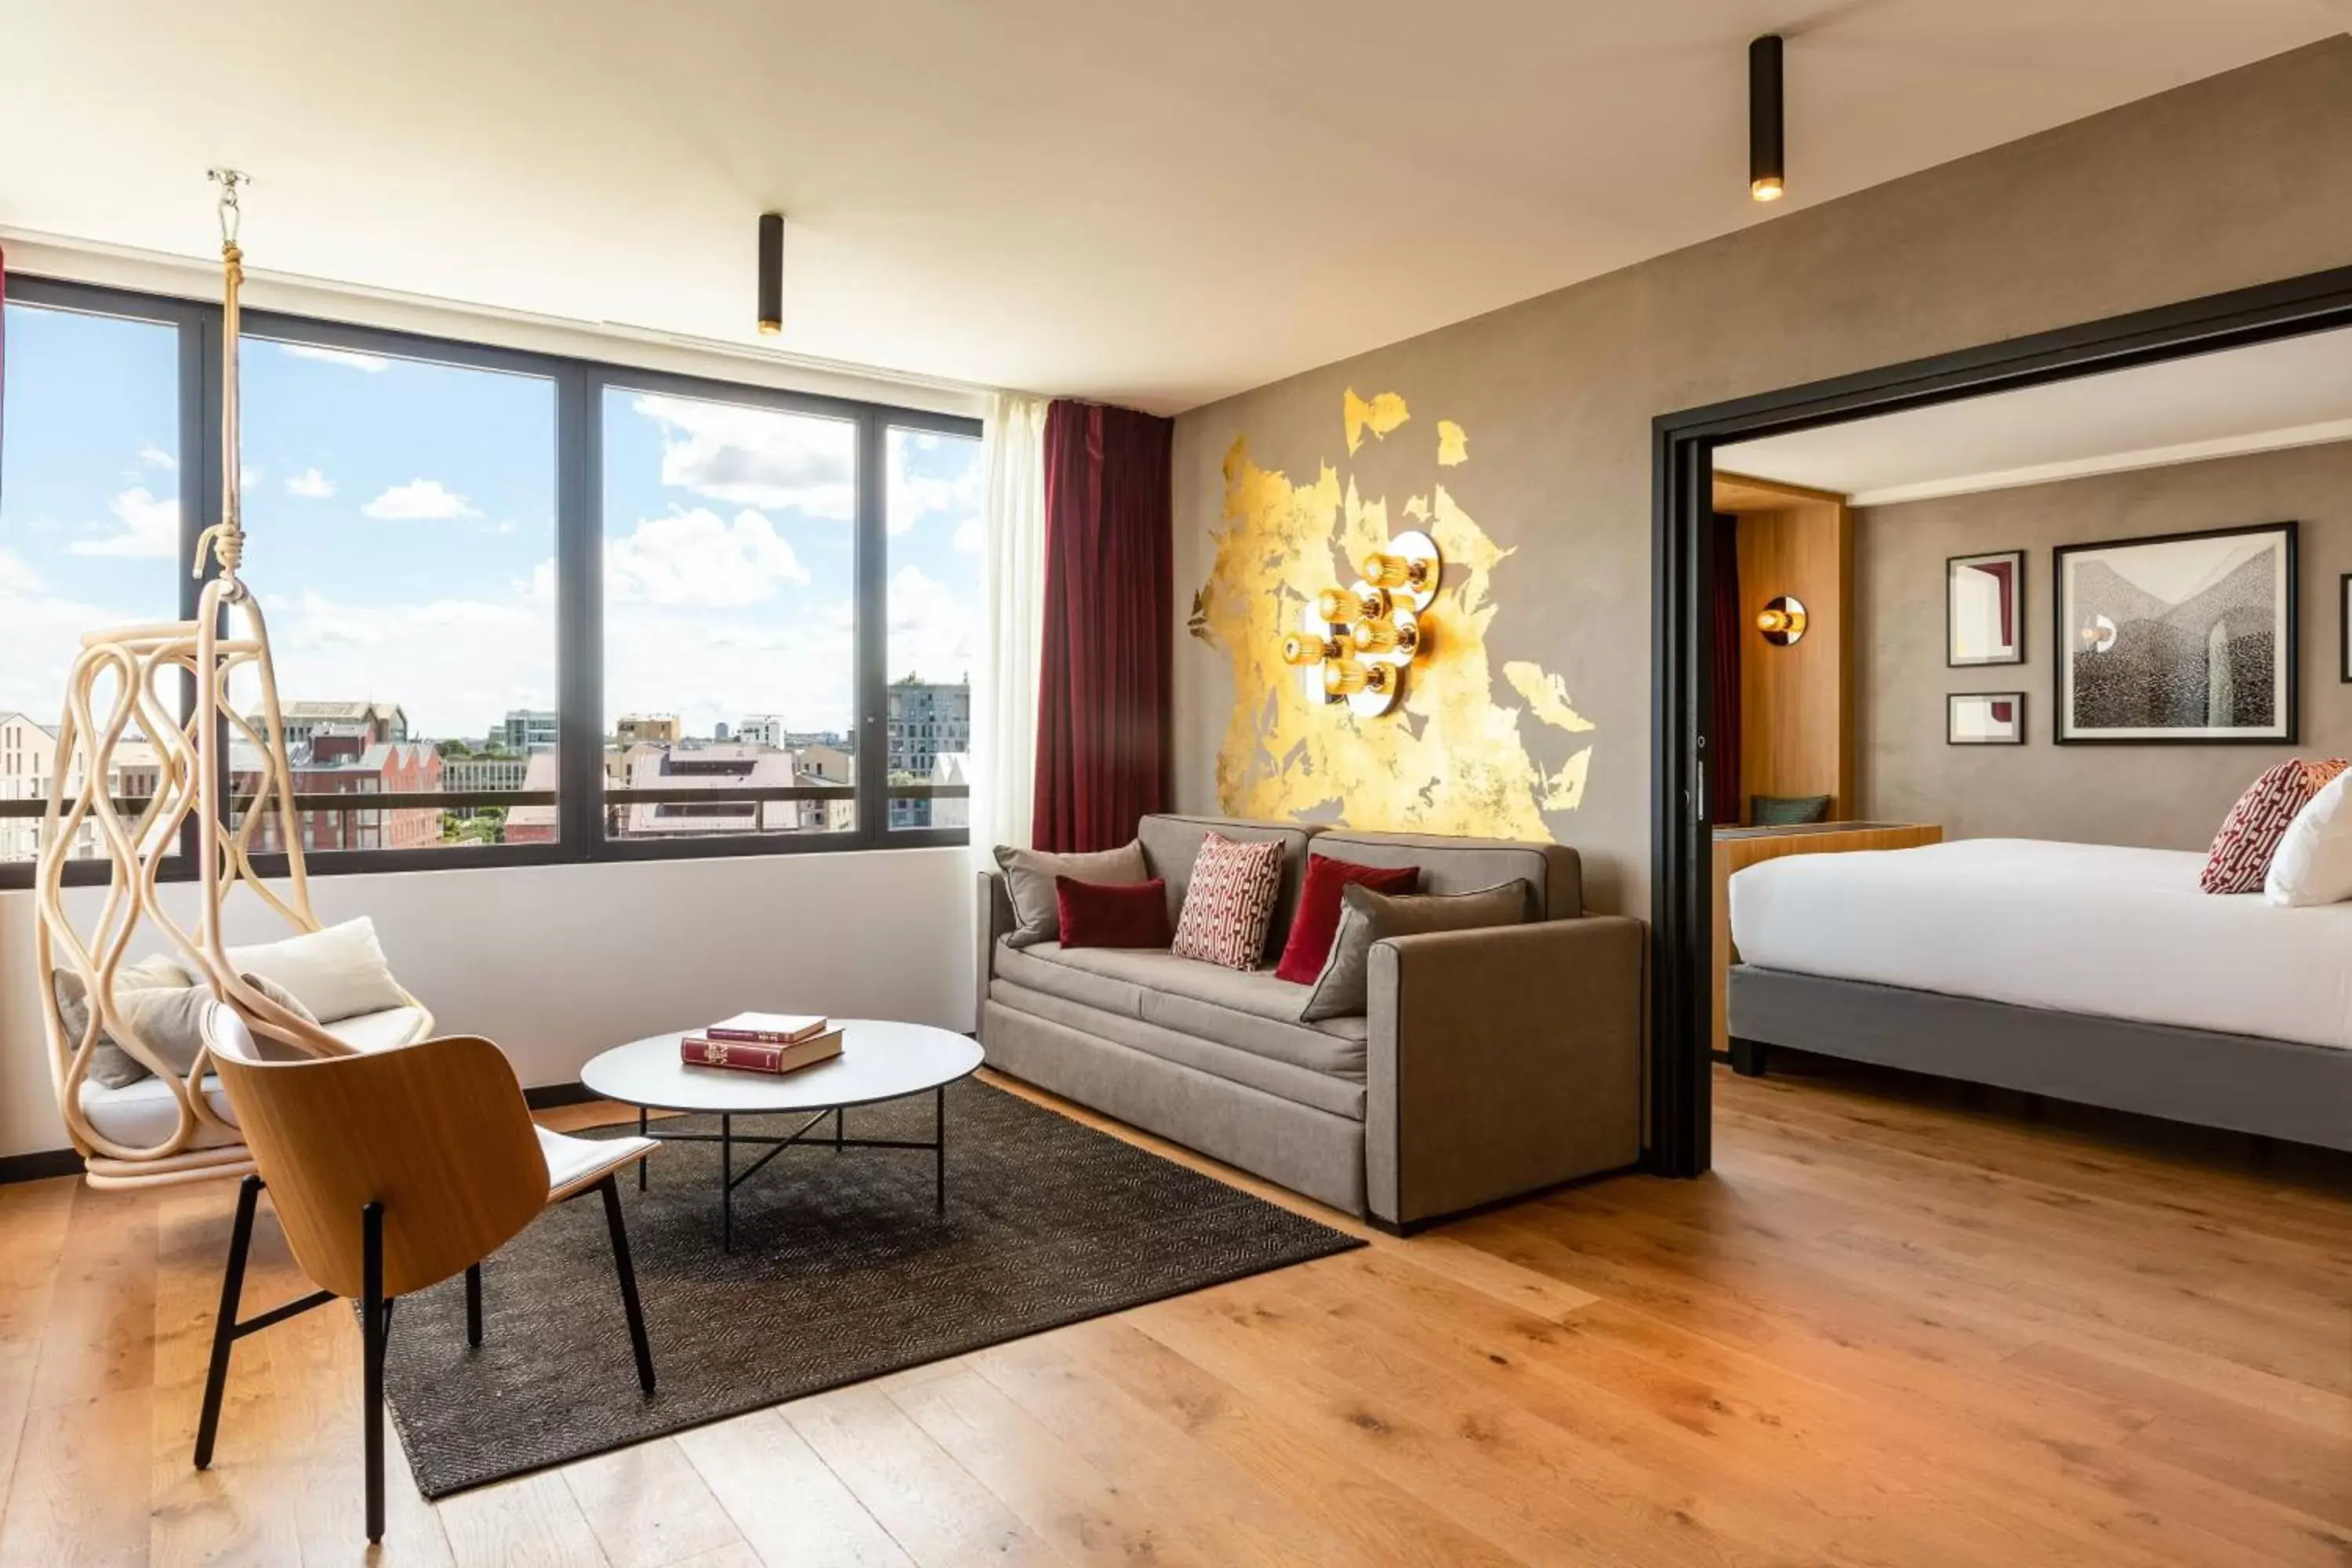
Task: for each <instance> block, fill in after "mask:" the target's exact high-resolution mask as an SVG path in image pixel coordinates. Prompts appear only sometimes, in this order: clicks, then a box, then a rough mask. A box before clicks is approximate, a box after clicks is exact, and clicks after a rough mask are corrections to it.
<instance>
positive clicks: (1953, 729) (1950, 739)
mask: <svg viewBox="0 0 2352 1568" xmlns="http://www.w3.org/2000/svg"><path fill="white" fill-rule="evenodd" d="M1998 701H2008V702H2014V703H2016V704H2017V721H2016V723H2017V733H2015V734H2014V735H2011V736H2010V737H2009V738H2008V739H2006V740H1992V739H1983V740H1962V739H1961V738H1960V736H1959V733H1958V720H1959V714H1960V704H1961V703H1963V702H1998ZM1944 744H1946V745H1948V746H2021V745H2023V744H2025V693H2024V692H2022V691H1953V692H1948V693H1947V694H1946V695H1945V698H1944Z"/></svg>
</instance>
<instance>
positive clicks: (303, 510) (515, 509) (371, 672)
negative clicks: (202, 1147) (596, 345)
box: [238, 337, 558, 852]
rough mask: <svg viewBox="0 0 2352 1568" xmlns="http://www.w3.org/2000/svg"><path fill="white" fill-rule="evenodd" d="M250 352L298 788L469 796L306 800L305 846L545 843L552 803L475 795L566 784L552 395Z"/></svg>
mask: <svg viewBox="0 0 2352 1568" xmlns="http://www.w3.org/2000/svg"><path fill="white" fill-rule="evenodd" d="M241 359H242V377H241V379H242V382H243V384H244V394H245V439H244V447H245V473H244V476H243V477H244V510H245V520H246V530H247V534H248V535H249V537H250V538H251V540H252V542H253V543H252V562H251V565H250V567H249V569H248V570H247V573H246V580H247V582H248V583H249V584H251V585H252V587H253V589H254V592H255V593H256V595H257V596H258V597H259V599H260V603H261V607H262V609H263V611H264V612H265V613H266V614H267V616H268V623H269V633H270V642H271V646H272V647H273V649H274V652H275V658H276V663H277V673H278V701H279V703H280V705H281V707H282V710H283V712H284V715H285V719H286V729H287V739H288V742H289V761H290V762H291V763H292V766H293V773H294V789H295V792H296V793H297V794H298V795H363V794H364V795H379V794H380V795H405V796H409V797H412V799H414V797H415V796H419V795H425V796H432V795H454V796H456V797H457V799H458V800H459V801H462V802H464V803H465V804H449V805H444V804H442V803H439V802H436V801H434V800H430V799H426V800H421V801H415V803H414V804H410V805H398V806H392V807H388V808H384V809H370V810H353V809H346V808H341V807H334V806H326V805H322V806H320V807H318V808H316V809H306V810H303V811H302V812H300V813H299V814H298V816H297V824H298V831H299V832H300V834H301V835H302V840H303V847H304V848H305V849H306V850H309V851H311V852H319V851H332V850H340V849H426V848H436V847H457V846H460V845H475V844H498V843H502V842H505V841H506V840H507V837H508V835H509V832H511V833H512V834H513V836H514V839H515V841H516V842H519V843H520V842H530V841H532V840H534V839H536V840H538V841H541V842H547V841H551V840H552V839H553V838H554V837H555V833H554V827H555V808H554V806H553V805H533V806H523V807H515V806H508V805H493V804H484V803H481V802H480V801H478V799H475V798H473V797H478V796H479V795H483V794H485V793H488V792H505V793H513V792H517V791H522V790H530V791H532V792H535V793H542V794H543V793H544V792H548V791H551V790H554V789H555V788H556V787H557V777H558V764H557V752H556V742H557V736H556V734H555V732H554V731H555V726H554V724H553V722H552V720H553V715H554V712H555V707H556V645H555V483H556V466H555V435H556V427H555V384H554V382H553V381H552V380H551V379H550V378H548V377H545V376H534V375H525V374H511V373H509V372H506V371H502V370H487V369H480V368H476V367H473V366H468V365H456V364H446V363H428V362H425V361H421V360H416V359H411V358H405V357H402V356H398V355H394V354H389V353H360V352H355V351H353V350H350V349H346V348H340V347H333V346H327V345H321V344H319V343H315V342H301V341H271V340H268V339H265V338H259V337H248V338H247V340H246V342H245V344H244V349H243V353H242V356H241ZM534 713H537V714H543V715H546V716H547V719H548V722H547V723H546V724H544V725H543V726H541V729H540V731H538V732H536V733H534V732H531V731H530V729H529V718H530V715H532V714H534ZM517 715H520V716H522V718H523V720H524V721H525V732H524V733H522V734H520V735H516V734H514V733H513V732H512V731H513V730H514V724H513V720H514V718H515V717H516V716H517ZM240 782H241V781H240ZM238 793H240V794H241V793H243V791H242V789H240V790H239V792H238ZM277 826H278V825H277V823H275V822H274V821H268V822H265V823H263V824H258V825H257V827H258V828H260V829H261V830H262V831H263V833H264V834H265V835H266V837H263V838H262V839H261V844H262V847H265V848H274V847H279V846H278V845H277V844H276V843H275V841H274V830H275V829H276V827H277Z"/></svg>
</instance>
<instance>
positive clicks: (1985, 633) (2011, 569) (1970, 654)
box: [1944, 550, 2025, 669]
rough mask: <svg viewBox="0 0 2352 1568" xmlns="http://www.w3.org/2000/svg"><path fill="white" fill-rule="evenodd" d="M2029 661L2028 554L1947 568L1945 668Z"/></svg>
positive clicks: (1997, 555) (1958, 560) (1961, 558)
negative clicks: (2026, 592)
mask: <svg viewBox="0 0 2352 1568" xmlns="http://www.w3.org/2000/svg"><path fill="white" fill-rule="evenodd" d="M2024 662H2025V552H2024V551H2022V550H2001V551H1996V552H1993V553H1992V554H1990V555H1955V556H1953V557H1952V558H1951V559H1950V560H1949V561H1947V562H1945V563H1944V664H1945V666H1946V668H1951V669H1958V668H1964V667H1966V666H1970V665H1979V664H2023V663H2024Z"/></svg>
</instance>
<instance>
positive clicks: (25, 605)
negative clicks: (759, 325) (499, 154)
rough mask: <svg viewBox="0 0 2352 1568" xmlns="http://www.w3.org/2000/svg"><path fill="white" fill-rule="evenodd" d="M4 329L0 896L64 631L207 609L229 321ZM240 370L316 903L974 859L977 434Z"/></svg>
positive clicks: (276, 362) (730, 392)
mask: <svg viewBox="0 0 2352 1568" xmlns="http://www.w3.org/2000/svg"><path fill="white" fill-rule="evenodd" d="M9 296H10V297H9V303H8V306H7V319H6V323H5V325H6V332H7V336H6V339H5V345H6V353H5V360H0V374H5V382H0V395H5V421H4V422H0V626H5V629H6V636H5V647H0V885H5V883H8V882H16V883H22V882H23V881H24V880H25V879H26V877H27V876H29V873H30V866H29V861H30V860H31V858H33V857H34V855H35V854H36V852H37V842H36V839H37V833H38V831H39V826H38V820H37V810H38V803H39V802H40V801H41V800H42V799H43V798H44V797H45V796H46V795H47V793H48V790H49V784H50V779H51V776H52V773H51V768H52V762H51V756H50V753H52V752H54V750H55V747H54V744H53V742H54V739H55V736H54V726H55V725H56V723H57V720H58V709H59V705H60V703H61V701H62V698H63V693H64V689H65V680H66V674H67V670H68V667H69V666H70V663H71V660H72V658H73V657H74V654H75V651H76V648H77V647H78V645H79V639H80V637H81V635H82V634H83V633H84V632H85V631H88V630H89V629H91V628H93V627H98V626H108V625H116V624H127V623H139V622H156V621H165V620H173V619H181V618H184V617H186V616H189V615H191V614H193V612H194V603H195V584H194V583H193V581H192V580H191V579H190V578H189V575H188V573H187V569H186V561H187V558H188V555H189V552H190V549H191V546H192V545H193V542H194V537H195V534H196V532H197V531H198V530H199V529H200V528H201V527H202V526H203V525H204V524H205V523H206V522H209V521H213V520H214V519H215V516H216V514H217V511H218V508H219V494H218V492H219V478H220V476H219V474H218V472H217V468H218V462H217V458H215V456H214V455H213V454H215V453H216V452H217V450H218V443H219V436H220V427H219V409H218V406H217V400H216V397H215V395H214V392H213V389H214V388H215V387H217V385H218V382H219V375H220V368H221V367H220V363H219V355H220V345H219V334H218V325H219V321H220V312H219V310H218V309H217V307H215V306H211V305H205V304H191V303H184V302H180V301H171V300H153V299H148V298H145V297H142V296H134V295H127V294H121V293H118V292H113V291H110V290H102V289H88V288H83V287H79V286H76V285H68V284H57V283H47V282H44V281H41V280H38V279H22V278H17V277H12V278H11V279H9ZM240 361H241V366H242V376H241V384H242V391H243V406H244V440H243V447H244V450H243V459H244V465H245V467H244V471H243V473H242V475H241V479H242V493H243V497H244V513H245V521H246V530H247V546H248V555H247V570H246V574H245V575H246V578H247V582H248V583H250V584H252V586H253V588H254V591H255V593H256V595H257V598H258V600H259V602H260V604H261V605H262V607H263V609H264V611H265V612H266V613H267V615H268V622H269V628H270V633H271V640H272V643H273V647H274V650H275V654H276V661H277V674H278V695H279V698H280V701H281V703H282V704H283V708H284V711H285V715H286V721H287V733H288V738H289V753H290V760H291V761H292V763H293V764H294V773H295V778H294V784H295V789H296V792H297V794H298V796H299V803H298V804H299V812H298V816H297V828H296V831H297V832H299V835H300V837H301V840H302V843H303V845H304V847H305V849H306V851H307V852H308V853H309V854H310V856H311V857H312V861H311V864H312V868H313V869H315V870H318V871H321V872H331V871H335V870H339V869H354V870H356V869H373V868H392V867H401V866H412V865H414V866H428V865H456V864H472V863H478V862H484V861H497V860H509V859H524V860H557V859H593V858H606V857H618V858H646V857H649V856H664V855H698V854H730V853H741V852H745V851H752V852H774V851H779V850H791V849H803V848H839V847H877V846H881V845H885V844H887V845H893V846H904V845H911V844H928V843H944V842H957V841H960V840H961V837H962V834H963V823H964V821H965V820H966V819H965V817H964V815H963V810H962V796H963V795H964V794H965V771H966V768H967V766H968V758H969V750H970V738H969V737H970V730H971V720H970V701H969V695H968V694H969V690H970V670H971V662H972V659H973V656H974V652H975V647H974V638H975V636H976V627H977V626H978V621H979V574H978V565H979V555H978V552H977V543H978V534H979V523H978V516H979V510H978V500H979V495H978V490H979V453H980V443H979V436H980V427H979V425H978V423H977V422H976V421H973V420H970V419H963V418H958V417H953V416H940V415H935V414H930V413H924V412H916V411H912V410H907V409H901V408H893V407H887V406H882V405H870V404H862V403H856V402H851V401H847V400H843V399H838V398H825V397H809V396H799V395H788V394H783V393H778V392H774V391H770V390H767V389H762V388H756V387H749V386H743V385H739V384H729V383H721V382H712V381H703V380H694V379H687V378H679V377H673V376H667V375H657V374H651V373H639V372H634V371H624V370H621V369H618V368H615V367H611V366H606V365H602V364H595V363H585V362H581V361H576V360H569V359H561V358H555V357H552V356H547V355H540V354H531V353H520V352H516V351H509V350H503V349H493V348H488V347H483V346H479V345H474V344H467V343H457V342H443V341H438V340H430V339H423V338H417V337H413V336H409V335H406V334H402V333H394V332H383V331H371V330H362V329H356V328H350V327H343V326H334V325H329V324H325V323H320V322H314V321H302V320H296V319H292V318H286V317H279V316H274V315H268V314H266V313H258V312H254V313H248V315H247V336H246V338H245V339H244V341H243V342H242V344H241V346H240ZM235 695H236V698H237V700H240V701H242V700H247V698H248V697H249V693H238V694H235ZM230 765H231V769H232V774H233V776H232V778H231V780H230V781H229V783H230V784H231V788H232V794H235V793H239V792H237V791H236V785H237V784H242V783H244V782H247V781H246V779H245V778H244V777H242V776H236V774H235V770H236V755H235V753H234V748H233V750H232V757H231V763H230ZM139 784H140V781H139V780H135V779H129V778H126V779H125V780H122V781H119V785H120V787H118V790H117V793H118V794H121V793H126V792H127V791H130V790H135V788H136V787H138V786H139ZM147 787H150V788H152V782H150V783H149V784H148V785H147ZM360 796H365V797H367V799H366V801H365V803H364V804H362V803H361V802H360V800H359V799H358V798H357V797H360ZM12 805H14V806H15V807H16V809H13V810H12V809H11V807H12ZM258 847H260V848H262V849H263V850H264V851H265V852H266V851H267V850H268V849H271V848H275V847H278V846H277V845H276V843H275V840H274V839H267V840H265V841H263V842H262V843H260V844H259V846H258ZM93 848H94V846H93ZM98 869H99V868H97V867H95V866H93V867H92V868H91V871H92V872H93V873H95V872H96V871H97V870H98Z"/></svg>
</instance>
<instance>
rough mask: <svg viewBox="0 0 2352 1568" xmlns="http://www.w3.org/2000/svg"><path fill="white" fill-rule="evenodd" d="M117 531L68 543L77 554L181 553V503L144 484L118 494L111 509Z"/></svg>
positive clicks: (111, 503)
mask: <svg viewBox="0 0 2352 1568" xmlns="http://www.w3.org/2000/svg"><path fill="white" fill-rule="evenodd" d="M107 510H110V511H111V512H113V513H114V521H115V524H116V527H115V530H114V531H113V532H111V533H105V534H100V535H99V536H98V537H97V538H94V539H77V540H75V541H74V542H72V543H70V544H68V545H67V546H66V549H67V550H68V551H69V552H72V553H73V554H76V555H115V556H127V557H137V558H146V557H151V556H158V555H177V554H178V553H179V552H180V503H179V500H178V499H177V498H176V497H169V496H164V497H158V496H155V495H152V494H150V493H149V492H148V490H147V489H146V487H145V486H143V485H140V486H134V487H133V488H131V489H127V490H124V491H123V492H122V493H121V494H120V495H118V496H116V497H115V498H114V500H112V501H111V502H110V503H109V506H108V509H107Z"/></svg>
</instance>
